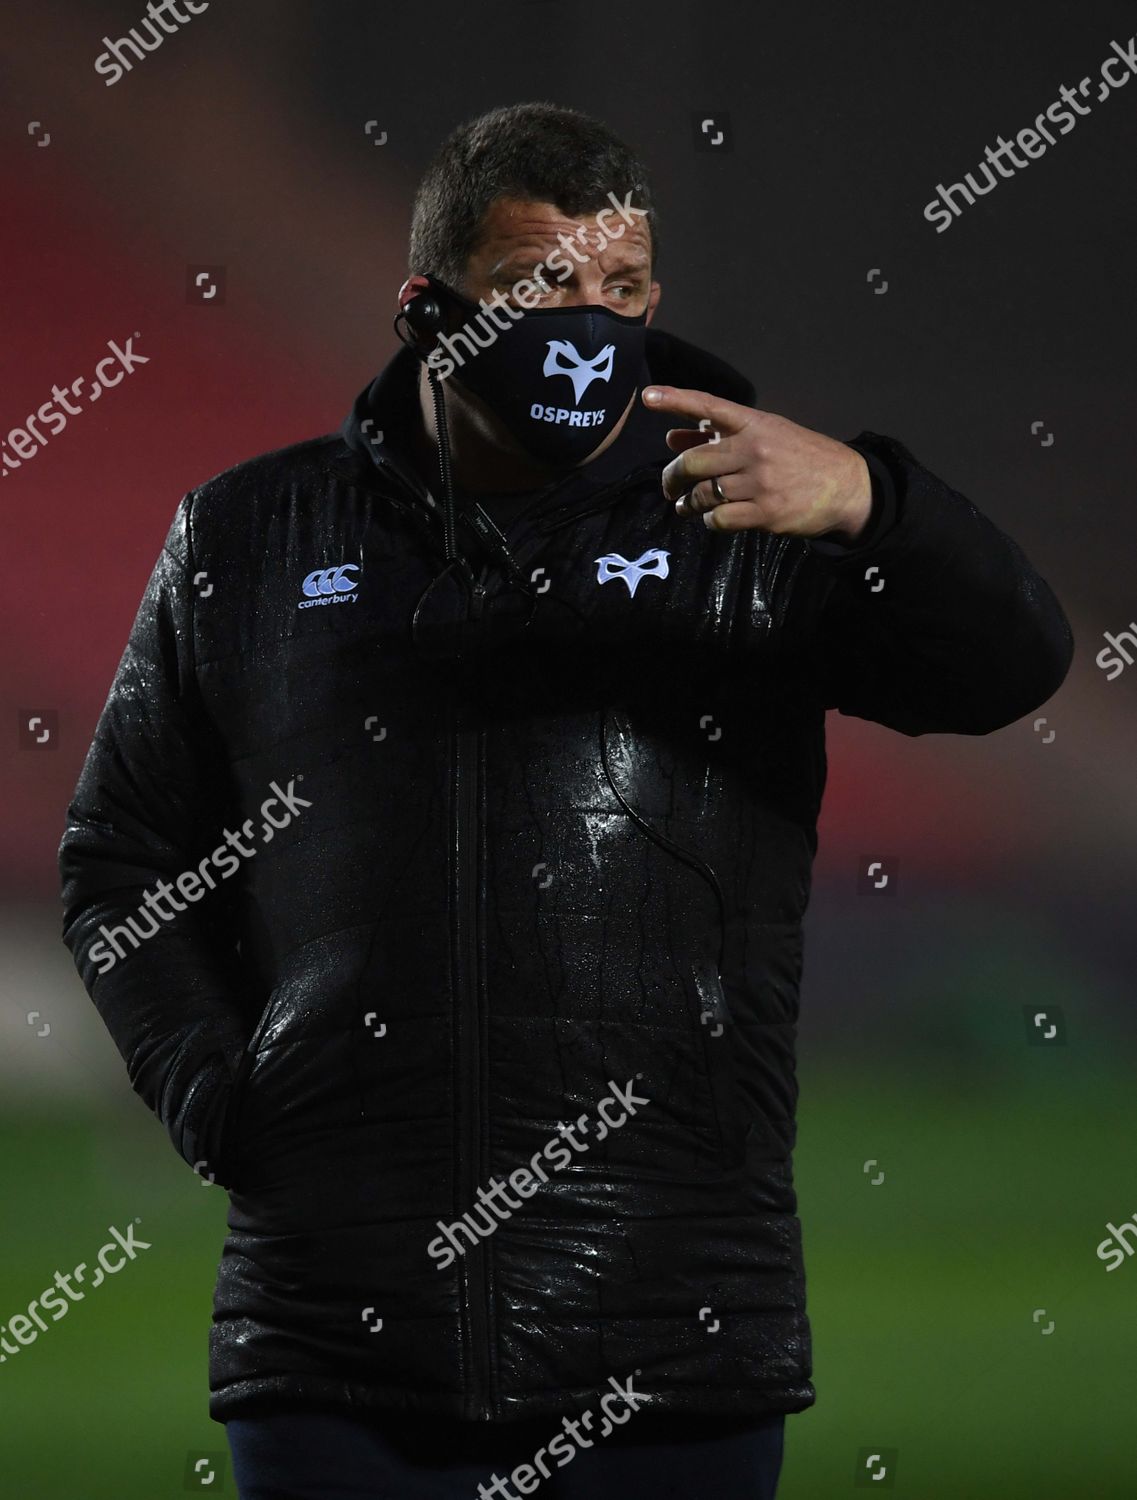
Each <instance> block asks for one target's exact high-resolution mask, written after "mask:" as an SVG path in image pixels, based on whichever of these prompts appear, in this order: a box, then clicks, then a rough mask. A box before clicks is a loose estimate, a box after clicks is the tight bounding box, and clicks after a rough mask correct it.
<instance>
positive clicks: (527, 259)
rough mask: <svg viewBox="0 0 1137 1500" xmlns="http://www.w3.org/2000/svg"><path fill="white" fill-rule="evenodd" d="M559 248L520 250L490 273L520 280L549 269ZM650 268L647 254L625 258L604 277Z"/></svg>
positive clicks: (632, 274)
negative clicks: (532, 252) (540, 251)
mask: <svg viewBox="0 0 1137 1500" xmlns="http://www.w3.org/2000/svg"><path fill="white" fill-rule="evenodd" d="M559 250H560V247H559V246H557V247H555V249H554V250H550V251H548V253H547V254H544V255H529V254H527V253H524V252H519V253H517V254H515V255H513V256H511V257H510V258H509V259H508V260H505V261H503V262H502V263H501V265H500V266H497V267H495V268H494V269H493V271H491V273H490V274H491V275H492V276H498V277H512V278H513V279H514V280H515V281H520V280H522V279H523V278H524V277H525V276H527V275H528V274H529V273H530V272H532V271H535V270H536V269H537V267H538V266H540V265H543V266H545V267H546V269H547V268H548V264H549V256H550V255H553V254H555V253H557V251H559ZM561 254H562V256H563V257H564V258H565V259H567V260H569V261H570V262H571V263H572V266H573V269H574V270H575V269H576V266H577V264H578V262H577V261H576V260H575V259H574V258H573V257H572V256H571V255H569V254H568V252H567V251H561ZM650 270H651V265H650V262H649V261H648V258H647V256H646V255H645V256H644V257H643V259H642V260H640V259H635V260H631V259H625V260H624V262H623V263H622V264H620V265H618V266H616V267H615V268H614V269H613V270H611V271H606V272H605V273H604V279H605V280H606V281H607V280H608V279H609V277H612V276H640V275H646V274H647V273H648V272H649V271H650ZM553 274H554V275H555V274H556V273H555V272H554V273H553Z"/></svg>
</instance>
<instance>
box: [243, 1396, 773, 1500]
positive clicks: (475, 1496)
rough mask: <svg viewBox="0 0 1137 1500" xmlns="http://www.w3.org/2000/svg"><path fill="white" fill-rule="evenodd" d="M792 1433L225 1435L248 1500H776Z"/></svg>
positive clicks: (542, 1424) (630, 1429)
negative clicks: (529, 1499) (526, 1499)
mask: <svg viewBox="0 0 1137 1500" xmlns="http://www.w3.org/2000/svg"><path fill="white" fill-rule="evenodd" d="M578 1420H579V1419H578ZM784 1422H785V1418H784V1417H783V1416H775V1417H767V1418H764V1419H754V1418H738V1417H731V1418H726V1417H721V1418H720V1417H694V1416H689V1417H682V1416H670V1417H669V1416H667V1415H665V1414H663V1413H659V1412H636V1413H634V1414H629V1415H628V1418H627V1421H626V1423H625V1425H623V1426H620V1427H616V1428H614V1429H613V1430H612V1431H611V1432H610V1433H609V1434H608V1436H606V1437H602V1436H600V1435H599V1432H598V1431H591V1432H590V1431H589V1429H588V1428H587V1427H583V1426H580V1427H578V1429H577V1430H578V1432H579V1434H580V1437H581V1439H582V1441H580V1442H577V1441H573V1440H572V1439H571V1438H570V1436H569V1434H568V1433H566V1431H565V1429H564V1428H563V1426H562V1424H561V1422H560V1420H559V1419H558V1418H556V1417H548V1418H545V1417H541V1418H527V1419H526V1420H524V1421H522V1422H502V1423H478V1422H459V1421H456V1420H454V1419H453V1418H438V1417H426V1416H421V1415H415V1416H408V1415H406V1414H403V1413H377V1414H374V1415H371V1416H366V1417H362V1416H354V1415H352V1416H346V1415H341V1414H338V1413H331V1412H320V1411H307V1410H306V1411H295V1412H294V1411H289V1412H280V1413H274V1414H273V1415H266V1416H256V1417H234V1418H231V1419H230V1420H229V1421H228V1422H227V1423H226V1424H225V1425H226V1433H227V1436H228V1440H229V1448H230V1452H231V1453H232V1456H233V1473H234V1477H235V1479H236V1482H237V1491H238V1494H239V1496H240V1500H364V1497H366V1500H396V1497H397V1500H456V1497H459V1496H460V1497H462V1500H482V1497H484V1500H517V1497H518V1496H522V1495H536V1496H537V1497H538V1500H637V1497H640V1496H643V1497H645V1500H648V1497H650V1500H706V1497H708V1496H713V1497H714V1500H774V1497H775V1493H776V1490H777V1484H778V1475H779V1472H780V1470H781V1466H782V1440H783V1427H784ZM557 1434H560V1441H559V1442H555V1443H554V1442H553V1441H552V1440H553V1439H554V1438H556V1436H557ZM566 1455H568V1456H567V1457H566Z"/></svg>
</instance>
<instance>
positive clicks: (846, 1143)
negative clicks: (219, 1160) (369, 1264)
mask: <svg viewBox="0 0 1137 1500" xmlns="http://www.w3.org/2000/svg"><path fill="white" fill-rule="evenodd" d="M845 1071H846V1073H847V1074H848V1076H847V1077H846V1078H845V1079H844V1081H843V1082H842V1081H839V1080H838V1077H837V1074H836V1072H835V1070H833V1069H832V1066H831V1065H823V1064H820V1063H819V1064H815V1065H813V1066H811V1067H808V1068H806V1067H803V1068H802V1070H801V1085H802V1105H801V1109H800V1112H799V1122H800V1124H799V1132H800V1133H799V1146H798V1153H797V1182H798V1191H799V1197H800V1213H801V1217H802V1221H803V1225H804V1234H805V1245H806V1264H807V1273H808V1289H809V1310H810V1316H811V1320H812V1324H813V1331H814V1382H815V1384H816V1386H817V1389H818V1401H817V1405H816V1406H815V1407H814V1408H812V1409H811V1410H810V1411H808V1412H805V1413H802V1414H800V1415H798V1416H795V1417H791V1418H790V1419H789V1421H788V1423H787V1446H786V1463H785V1468H784V1471H783V1480H782V1486H781V1490H780V1500H820V1497H828V1496H840V1495H845V1494H847V1493H851V1492H853V1491H854V1490H856V1489H859V1488H860V1487H861V1486H862V1485H863V1486H864V1487H866V1488H870V1489H878V1490H883V1489H889V1490H891V1491H892V1492H893V1493H896V1494H900V1495H904V1496H910V1497H917V1500H936V1497H940V1496H944V1497H948V1496H950V1497H966V1500H986V1497H992V1500H995V1497H998V1500H1019V1497H1023V1500H1027V1497H1030V1500H1074V1497H1076V1500H1114V1497H1116V1500H1122V1497H1132V1496H1137V1422H1135V1421H1134V1413H1135V1406H1137V1348H1135V1344H1137V1264H1135V1263H1130V1262H1129V1261H1127V1262H1126V1263H1125V1264H1124V1265H1123V1266H1121V1267H1119V1268H1118V1270H1116V1271H1114V1272H1112V1273H1110V1272H1107V1271H1106V1269H1105V1266H1104V1264H1103V1263H1102V1262H1101V1261H1099V1260H1098V1259H1097V1258H1096V1255H1095V1248H1096V1246H1097V1244H1098V1243H1099V1242H1100V1241H1101V1240H1102V1239H1103V1238H1104V1235H1105V1228H1104V1226H1105V1223H1106V1221H1107V1220H1112V1221H1113V1222H1114V1223H1120V1222H1121V1221H1122V1220H1123V1219H1124V1218H1126V1217H1129V1216H1130V1215H1132V1214H1134V1213H1137V1172H1135V1170H1134V1163H1135V1161H1137V1155H1135V1152H1134V1145H1135V1144H1137V1139H1135V1138H1137V1131H1135V1128H1134V1122H1133V1108H1132V1103H1133V1091H1132V1084H1131V1082H1130V1081H1128V1080H1127V1079H1126V1078H1125V1077H1124V1076H1123V1075H1121V1074H1120V1073H1118V1074H1116V1075H1112V1074H1109V1075H1107V1076H1105V1077H1104V1078H1103V1077H1102V1076H1100V1072H1101V1070H1095V1074H1096V1075H1097V1076H1096V1081H1095V1084H1094V1087H1093V1088H1092V1089H1089V1088H1087V1087H1086V1085H1085V1083H1084V1082H1082V1083H1080V1084H1076V1085H1075V1084H1066V1085H1064V1084H1063V1082H1062V1079H1063V1078H1064V1077H1065V1074H1064V1073H1062V1072H1057V1073H1055V1072H1053V1071H1052V1072H1050V1073H1047V1070H1046V1069H1045V1067H1044V1068H1042V1069H1038V1070H1036V1074H1035V1076H1034V1078H1033V1079H1032V1078H1031V1077H1029V1076H1027V1077H1024V1078H1023V1079H1021V1080H1020V1081H1019V1082H1018V1083H1017V1084H1016V1085H1014V1087H1013V1088H1011V1089H1010V1090H1009V1091H1008V1090H1007V1088H1006V1086H1005V1084H1004V1086H1002V1087H1001V1088H998V1089H996V1088H993V1087H991V1088H987V1089H985V1090H984V1091H977V1090H976V1089H975V1088H974V1087H970V1088H969V1089H967V1090H961V1089H960V1088H958V1087H955V1086H953V1084H952V1082H951V1081H950V1080H949V1079H948V1078H946V1077H945V1074H944V1073H943V1071H942V1070H941V1071H940V1072H939V1073H937V1074H936V1075H935V1077H934V1078H933V1079H932V1081H931V1082H930V1083H929V1082H928V1081H927V1080H926V1079H925V1078H924V1077H923V1076H922V1075H921V1072H920V1070H919V1069H918V1068H917V1067H916V1065H914V1064H909V1065H906V1067H905V1068H904V1069H903V1070H900V1069H899V1067H898V1065H896V1064H893V1065H892V1070H891V1071H888V1070H886V1069H883V1068H874V1069H873V1070H872V1071H871V1073H870V1072H869V1070H867V1069H866V1068H864V1067H863V1066H858V1067H855V1068H854V1067H849V1068H848V1069H846V1070H845ZM1083 1077H1084V1075H1083ZM1056 1079H1057V1080H1058V1081H1055V1080H1056ZM0 1148H2V1153H3V1155H2V1160H3V1185H4V1222H5V1234H4V1240H3V1247H2V1250H0V1321H7V1320H8V1319H9V1318H10V1317H11V1316H12V1314H14V1313H18V1312H19V1311H21V1310H22V1309H24V1308H26V1306H27V1303H28V1301H29V1300H30V1299H31V1298H32V1297H34V1296H36V1295H37V1294H38V1292H39V1291H40V1290H41V1288H43V1287H44V1286H45V1285H46V1284H47V1283H48V1282H50V1280H51V1278H52V1275H53V1273H54V1272H55V1270H57V1269H59V1270H63V1271H67V1270H70V1269H71V1268H72V1267H73V1266H74V1265H75V1264H76V1263H77V1262H79V1261H81V1260H84V1259H88V1260H91V1261H93V1259H94V1254H95V1252H96V1251H97V1249H98V1247H99V1246H100V1245H101V1244H103V1243H104V1242H105V1241H106V1239H107V1238H108V1235H107V1229H108V1226H110V1225H115V1226H116V1227H119V1228H121V1229H123V1230H124V1231H125V1229H126V1226H127V1224H128V1223H129V1222H130V1221H131V1220H133V1219H135V1218H136V1217H137V1218H138V1219H140V1221H141V1222H140V1223H139V1224H137V1225H136V1231H135V1232H136V1234H137V1235H138V1236H139V1237H140V1238H141V1239H144V1240H148V1241H150V1243H151V1247H152V1248H150V1249H149V1250H147V1251H145V1252H144V1253H141V1254H140V1255H139V1257H138V1259H137V1260H135V1261H134V1262H132V1263H128V1264H127V1265H126V1266H125V1267H124V1268H123V1269H122V1270H121V1271H120V1272H119V1273H118V1274H117V1275H115V1276H113V1277H110V1278H108V1279H107V1281H106V1282H105V1283H104V1285H103V1286H101V1287H100V1288H98V1290H94V1291H92V1292H91V1294H90V1295H89V1296H88V1297H87V1298H86V1299H85V1300H84V1301H82V1302H79V1303H77V1304H76V1305H74V1306H73V1307H72V1308H71V1309H70V1311H69V1312H68V1314H67V1316H66V1317H64V1318H61V1319H60V1320H59V1321H58V1322H57V1323H53V1322H51V1321H50V1320H49V1321H48V1328H47V1330H46V1332H44V1333H42V1334H40V1336H39V1338H38V1339H37V1341H36V1342H35V1343H33V1344H30V1345H28V1346H27V1347H25V1348H23V1349H22V1350H21V1352H20V1353H19V1354H18V1355H13V1356H10V1357H9V1358H8V1359H7V1361H6V1362H5V1363H3V1364H0V1496H3V1500H164V1497H167V1496H168V1497H175V1496H180V1495H184V1494H185V1493H187V1487H186V1479H185V1474H186V1465H187V1458H188V1456H189V1455H191V1454H193V1455H196V1454H199V1453H219V1454H222V1455H224V1454H225V1452H226V1446H225V1434H224V1429H223V1428H222V1427H221V1426H220V1425H219V1424H217V1423H214V1422H212V1421H210V1419H209V1417H208V1416H207V1414H206V1396H207V1379H206V1354H207V1332H208V1321H209V1308H210V1298H211V1294H212V1286H213V1277H214V1272H215V1267H216V1263H217V1259H218V1256H219V1253H220V1246H221V1241H222V1239H223V1236H224V1219H225V1207H226V1199H225V1195H224V1193H223V1192H222V1190H220V1189H217V1188H203V1187H202V1186H200V1184H199V1183H198V1182H197V1181H196V1180H195V1179H194V1178H193V1177H192V1176H191V1175H190V1174H189V1173H188V1172H187V1171H186V1169H185V1168H183V1167H182V1166H181V1164H180V1163H179V1162H178V1161H177V1160H176V1158H175V1157H174V1156H173V1152H172V1149H171V1148H170V1147H169V1145H168V1142H167V1141H166V1138H165V1135H164V1133H163V1132H162V1131H161V1130H160V1128H159V1127H158V1126H157V1125H156V1124H152V1123H151V1122H150V1121H149V1119H148V1118H147V1117H146V1116H145V1112H144V1111H143V1110H142V1107H141V1106H140V1105H138V1106H137V1108H135V1107H134V1101H133V1100H132V1099H130V1097H129V1095H128V1096H127V1098H126V1099H125V1100H124V1103H123V1106H122V1108H121V1110H119V1111H117V1112H116V1113H115V1114H114V1115H113V1116H110V1117H108V1116H104V1115H99V1116H93V1117H91V1116H82V1117H79V1116H76V1117H64V1116H63V1115H61V1114H60V1113H59V1112H58V1111H55V1112H53V1113H52V1114H51V1115H50V1116H47V1115H45V1116H42V1117H40V1116H36V1115H34V1114H32V1113H23V1114H19V1115H12V1114H9V1115H6V1116H0ZM870 1158H872V1159H875V1160H876V1161H877V1162H878V1164H879V1165H878V1167H877V1168H874V1169H872V1175H875V1173H876V1172H877V1171H878V1170H883V1171H884V1174H885V1175H884V1181H883V1182H882V1183H880V1184H879V1185H877V1186H874V1185H873V1184H872V1182H871V1181H870V1174H866V1172H865V1171H864V1163H865V1161H866V1160H869V1159H870ZM1036 1309H1043V1310H1044V1314H1043V1315H1042V1316H1040V1317H1039V1318H1038V1319H1036V1318H1035V1317H1034V1316H1033V1314H1034V1311H1035V1310H1036ZM1051 1323H1052V1324H1053V1331H1052V1332H1051V1333H1049V1334H1046V1333H1044V1332H1043V1329H1044V1328H1045V1327H1047V1326H1048V1325H1050V1324H1051ZM887 1450H894V1451H895V1455H896V1456H895V1461H893V1459H892V1456H891V1454H890V1453H888V1451H887ZM866 1451H868V1452H884V1453H885V1455H886V1460H887V1462H888V1465H889V1468H888V1472H887V1475H886V1478H885V1480H884V1481H879V1482H876V1483H872V1482H866V1481H865V1480H864V1479H862V1480H861V1482H860V1484H858V1483H857V1481H856V1476H857V1473H858V1467H857V1466H858V1455H860V1456H861V1457H862V1458H863V1456H864V1453H865V1452H866ZM219 1483H220V1477H219V1479H218V1482H217V1483H215V1484H214V1485H211V1486H210V1488H209V1490H208V1491H207V1493H214V1494H216V1493H223V1494H228V1495H232V1494H233V1493H234V1488H233V1484H232V1480H231V1477H229V1476H226V1478H225V1482H224V1488H223V1489H221V1490H219V1489H218V1484H219Z"/></svg>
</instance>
